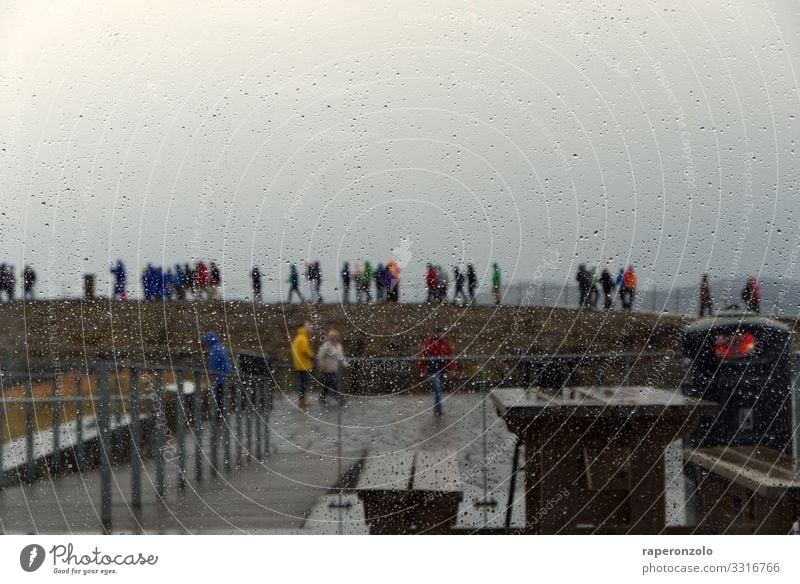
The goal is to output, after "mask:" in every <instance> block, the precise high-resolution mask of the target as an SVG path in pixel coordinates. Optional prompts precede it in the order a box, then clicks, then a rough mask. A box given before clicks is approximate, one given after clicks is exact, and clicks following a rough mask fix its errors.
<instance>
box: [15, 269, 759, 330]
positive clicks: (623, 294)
mask: <svg viewBox="0 0 800 584" xmlns="http://www.w3.org/2000/svg"><path fill="white" fill-rule="evenodd" d="M598 269H599V268H595V267H592V268H588V267H587V265H586V264H581V265H580V266H579V267H578V271H577V273H576V275H575V280H576V281H577V283H578V291H579V298H578V306H579V307H580V308H589V309H597V308H599V306H600V299H601V294H602V299H603V304H602V306H603V308H604V309H606V310H608V309H611V308H613V307H614V305H615V298H617V297H618V298H619V306H620V307H621V308H622V309H623V310H632V309H633V307H634V303H635V299H636V291H637V276H636V271H635V269H634V267H633V265H629V266H628V267H627V268H625V269H620V270H619V271H618V273H617V274H612V273H611V270H610V269H609V268H608V267H605V268H603V269H602V271H600V273H599V274H598ZM110 272H111V274H112V280H113V283H112V284H113V297H114V298H116V299H117V300H126V299H127V298H128V276H127V269H126V267H125V264H124V263H123V262H122V260H117V262H116V263H115V264H114V265H113V266H111V268H110ZM451 274H452V275H451ZM250 277H251V284H252V291H253V300H254V301H255V302H262V300H263V298H262V278H263V276H262V274H261V270H260V269H259V267H258V266H253V268H252V270H251V272H250ZM303 277H304V278H305V282H306V287H303V286H301V273H300V270H299V268H298V266H297V264H291V265H290V266H289V279H288V284H289V295H288V298H287V299H286V301H287V302H292V300H293V299H294V297H295V296H296V297H297V298H298V299H299V301H300V302H306V295H305V294H303V290H304V289H305V290H307V292H308V301H309V302H312V303H321V302H323V297H322V292H321V290H322V268H321V267H320V262H319V261H314V262H306V264H305V268H304V272H303ZM339 278H340V281H341V289H340V290H341V300H342V301H343V302H345V303H349V302H351V301H352V302H356V303H373V302H374V303H383V302H399V299H400V266H399V265H398V264H397V262H395V261H394V260H389V261H388V262H386V264H382V263H379V264H378V265H377V266H375V267H373V265H372V263H371V262H369V261H365V262H363V264H362V263H357V264H355V265H354V266H351V265H350V263H349V262H344V264H343V265H342V268H341V271H340V272H339ZM502 279H503V278H502V272H501V270H500V267H499V265H498V264H496V263H494V264H492V271H491V281H492V295H493V297H494V302H495V304H500V302H501V300H502V294H501V289H502V288H501V287H502ZM20 280H21V282H22V292H23V298H24V299H25V300H34V299H35V286H36V281H37V275H36V271H35V270H34V269H33V268H32V267H31V266H30V265H29V264H26V265H25V266H24V268H23V270H22V272H21V274H20ZM17 282H18V280H17V277H16V274H15V270H14V266H13V265H11V264H8V263H5V262H4V263H2V264H0V302H3V301H6V302H11V301H13V300H14V299H15V290H16V287H17ZM141 284H142V289H143V293H144V299H145V300H161V299H174V300H218V299H221V296H222V273H221V271H220V268H219V266H218V265H217V264H216V262H214V261H209V262H205V261H197V262H195V263H194V264H190V263H189V262H186V263H184V264H179V263H178V264H175V266H174V267H172V268H167V269H166V270H165V269H164V268H163V267H161V266H154V265H152V264H147V266H146V267H145V268H144V269H143V270H142V275H141ZM479 286H480V282H479V279H478V274H477V271H476V269H475V266H474V265H473V264H472V263H469V264H467V266H466V269H464V268H463V267H462V266H459V265H454V266H452V268H451V270H447V269H446V268H444V267H442V266H441V265H437V264H434V263H431V262H429V263H428V264H427V266H426V271H425V276H424V287H425V290H426V298H425V301H426V302H427V303H446V302H452V303H453V304H458V303H464V304H469V303H473V302H475V300H476V292H477V290H478V288H479ZM451 290H452V296H451ZM698 290H699V303H698V312H699V316H701V317H702V316H705V315H706V314H709V315H710V314H712V313H713V308H714V301H713V297H712V293H711V284H710V280H709V276H708V274H703V275H702V277H701V279H700V285H699V288H698ZM351 292H352V294H351ZM373 292H374V293H373ZM740 297H741V300H742V303H743V308H744V309H745V310H747V311H749V312H759V311H760V310H761V286H760V284H759V282H758V279H757V278H755V277H752V276H750V277H748V278H747V280H746V283H745V286H744V288H743V289H742V291H741V294H740ZM728 308H733V306H731V307H728Z"/></svg>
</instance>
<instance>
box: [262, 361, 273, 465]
mask: <svg viewBox="0 0 800 584" xmlns="http://www.w3.org/2000/svg"><path fill="white" fill-rule="evenodd" d="M274 382H275V376H274V373H273V372H272V370H270V373H269V375H268V376H267V377H265V378H264V383H263V385H262V390H261V391H262V397H261V399H262V404H263V408H264V457H265V458H269V438H270V432H271V430H270V427H269V414H270V412H271V411H272V388H273V384H274Z"/></svg>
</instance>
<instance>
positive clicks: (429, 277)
mask: <svg viewBox="0 0 800 584" xmlns="http://www.w3.org/2000/svg"><path fill="white" fill-rule="evenodd" d="M425 287H426V288H427V289H428V298H427V299H426V300H425V301H426V302H433V301H434V300H436V291H437V290H438V289H439V275H438V274H437V273H436V268H434V267H433V265H432V264H430V263H429V264H428V271H427V272H426V273H425Z"/></svg>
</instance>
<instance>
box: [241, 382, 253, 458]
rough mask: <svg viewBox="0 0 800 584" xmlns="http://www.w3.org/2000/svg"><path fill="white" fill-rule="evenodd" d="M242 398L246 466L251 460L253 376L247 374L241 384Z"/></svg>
mask: <svg viewBox="0 0 800 584" xmlns="http://www.w3.org/2000/svg"><path fill="white" fill-rule="evenodd" d="M242 391H243V392H244V398H245V406H244V408H245V410H244V411H245V414H246V415H245V418H244V422H245V435H246V436H247V443H246V444H245V448H246V452H245V458H246V459H247V464H250V462H251V461H252V459H253V454H252V453H253V426H254V424H253V376H252V375H251V374H248V376H247V379H246V381H245V382H244V383H243V389H242Z"/></svg>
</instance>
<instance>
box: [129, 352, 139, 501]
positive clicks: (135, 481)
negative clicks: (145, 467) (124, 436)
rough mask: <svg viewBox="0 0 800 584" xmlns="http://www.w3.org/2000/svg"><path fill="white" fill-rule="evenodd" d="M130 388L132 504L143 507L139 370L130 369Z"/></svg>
mask: <svg viewBox="0 0 800 584" xmlns="http://www.w3.org/2000/svg"><path fill="white" fill-rule="evenodd" d="M128 390H129V392H130V398H131V445H130V448H131V506H132V507H133V508H134V509H141V507H142V453H141V450H139V449H140V447H141V444H142V420H141V406H140V402H139V371H137V370H136V369H135V368H133V369H131V370H130V379H129V386H128Z"/></svg>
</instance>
